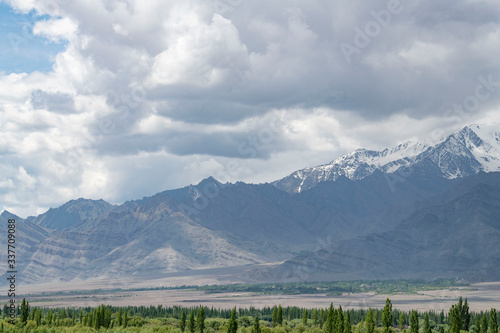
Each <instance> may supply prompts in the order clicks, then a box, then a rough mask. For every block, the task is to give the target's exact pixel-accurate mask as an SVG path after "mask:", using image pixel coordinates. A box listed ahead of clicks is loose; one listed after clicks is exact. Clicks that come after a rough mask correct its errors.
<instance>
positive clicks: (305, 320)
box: [302, 310, 307, 326]
mask: <svg viewBox="0 0 500 333" xmlns="http://www.w3.org/2000/svg"><path fill="white" fill-rule="evenodd" d="M302 324H304V326H307V310H304V314H303V315H302Z"/></svg>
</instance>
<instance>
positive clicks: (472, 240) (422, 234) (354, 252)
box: [249, 173, 500, 281]
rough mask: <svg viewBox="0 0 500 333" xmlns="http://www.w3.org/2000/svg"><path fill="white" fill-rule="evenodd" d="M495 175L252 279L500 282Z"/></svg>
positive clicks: (498, 182)
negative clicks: (387, 226)
mask: <svg viewBox="0 0 500 333" xmlns="http://www.w3.org/2000/svg"><path fill="white" fill-rule="evenodd" d="M499 214H500V174H499V173H489V174H486V173H480V174H478V175H474V176H471V177H469V178H467V179H466V180H464V181H463V182H461V183H460V184H457V185H456V186H454V187H452V188H451V189H450V190H449V191H447V192H446V193H445V194H443V195H440V196H439V197H435V198H432V199H428V200H426V201H425V202H423V203H422V204H421V207H420V208H418V209H416V210H415V211H413V212H412V213H411V214H410V216H408V217H407V218H405V219H403V220H402V221H401V222H400V223H399V224H398V225H397V226H396V227H395V228H393V229H391V230H387V231H382V232H375V233H371V234H369V235H365V236H361V237H356V238H353V239H349V240H343V241H339V242H333V243H331V244H328V245H327V246H324V247H321V248H320V249H318V250H316V251H312V252H308V253H305V254H302V255H300V256H296V257H295V258H293V259H290V260H287V261H286V262H285V263H283V264H282V265H279V266H278V267H275V268H272V269H264V270H262V269H261V270H259V271H253V272H252V273H251V274H249V275H250V276H253V277H254V279H260V280H271V281H275V280H277V279H286V280H290V281H294V280H311V281H315V280H345V279H348V280H353V279H398V278H403V279H404V278H406V279H408V278H411V279H415V278H423V279H434V278H442V277H446V278H457V279H466V280H468V281H492V280H498V279H500V250H499V247H498V245H499V244H500V219H499V218H498V216H500V215H499Z"/></svg>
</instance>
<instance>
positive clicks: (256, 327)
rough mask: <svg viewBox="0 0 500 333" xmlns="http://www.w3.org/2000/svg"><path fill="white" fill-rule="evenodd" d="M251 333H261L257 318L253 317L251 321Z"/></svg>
mask: <svg viewBox="0 0 500 333" xmlns="http://www.w3.org/2000/svg"><path fill="white" fill-rule="evenodd" d="M252 333H261V330H260V321H259V317H258V316H255V319H254V321H253V327H252Z"/></svg>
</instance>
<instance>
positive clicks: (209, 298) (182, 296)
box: [24, 282, 500, 312]
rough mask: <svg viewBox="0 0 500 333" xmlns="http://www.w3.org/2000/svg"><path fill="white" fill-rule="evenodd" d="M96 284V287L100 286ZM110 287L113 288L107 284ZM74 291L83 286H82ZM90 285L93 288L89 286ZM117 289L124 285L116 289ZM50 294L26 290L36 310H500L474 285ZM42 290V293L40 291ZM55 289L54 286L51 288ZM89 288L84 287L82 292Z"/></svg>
mask: <svg viewBox="0 0 500 333" xmlns="http://www.w3.org/2000/svg"><path fill="white" fill-rule="evenodd" d="M96 286H97V285H96ZM108 286H110V285H108ZM74 287H78V286H77V285H76V286H74ZM87 287H90V286H89V285H87ZM115 287H119V285H116V286H115ZM53 288H54V290H52V292H51V291H50V290H47V289H44V290H46V293H45V294H40V290H42V289H40V288H35V287H34V286H31V287H30V286H26V288H24V289H25V292H26V294H29V295H28V296H27V298H28V299H29V301H30V304H31V305H32V306H37V307H38V306H41V307H85V306H98V305H100V304H106V305H108V304H109V305H114V306H127V305H137V306H141V305H144V306H149V305H154V306H157V305H160V304H161V305H163V306H173V305H180V306H198V305H205V306H208V307H214V308H232V307H234V306H236V307H241V308H248V307H256V308H261V307H265V306H274V305H277V304H281V305H283V306H300V307H305V308H321V307H322V308H326V307H328V306H329V304H330V303H331V302H333V303H334V305H336V306H338V305H342V307H343V308H344V309H351V308H353V309H360V308H368V307H372V308H383V306H384V304H385V299H386V298H387V297H389V298H390V299H391V300H392V303H393V306H394V308H396V309H400V310H410V309H416V310H420V311H424V310H435V311H441V310H444V311H445V312H446V311H447V310H448V309H449V308H450V307H451V305H452V304H455V303H456V302H457V301H458V298H459V297H460V296H462V297H464V298H467V299H468V301H469V304H470V308H471V310H472V311H482V310H490V309H491V308H500V282H491V283H478V284H471V285H469V286H467V287H460V288H452V289H443V290H433V291H422V292H418V293H416V294H392V295H383V294H375V293H352V294H351V293H349V294H343V295H341V296H332V295H326V294H309V295H308V294H300V295H269V294H258V293H212V294H209V293H205V292H203V291H197V290H188V289H174V290H139V291H132V290H122V291H114V292H108V291H97V292H96V291H89V292H81V293H78V294H66V293H64V294H57V293H53V292H54V291H55V287H53ZM36 289H38V290H36ZM48 289H50V288H48ZM82 289H85V288H82Z"/></svg>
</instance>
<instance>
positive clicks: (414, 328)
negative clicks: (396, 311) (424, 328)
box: [410, 310, 418, 333]
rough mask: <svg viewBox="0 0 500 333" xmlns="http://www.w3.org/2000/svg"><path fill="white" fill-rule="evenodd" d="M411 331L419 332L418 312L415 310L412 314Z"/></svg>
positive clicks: (412, 332)
mask: <svg viewBox="0 0 500 333" xmlns="http://www.w3.org/2000/svg"><path fill="white" fill-rule="evenodd" d="M410 328H411V333H418V312H417V311H415V310H413V311H412V312H411V314H410Z"/></svg>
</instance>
